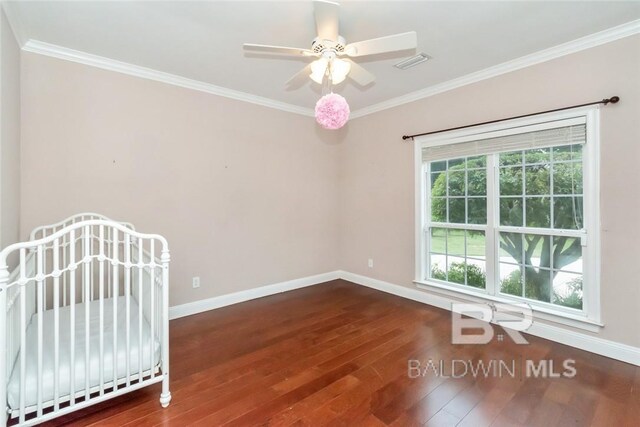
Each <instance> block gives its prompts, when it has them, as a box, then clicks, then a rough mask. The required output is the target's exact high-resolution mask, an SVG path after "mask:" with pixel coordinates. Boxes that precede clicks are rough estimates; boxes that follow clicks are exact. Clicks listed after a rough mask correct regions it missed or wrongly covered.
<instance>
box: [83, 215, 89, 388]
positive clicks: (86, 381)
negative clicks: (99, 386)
mask: <svg viewBox="0 0 640 427" xmlns="http://www.w3.org/2000/svg"><path fill="white" fill-rule="evenodd" d="M89 231H90V227H89V226H86V227H84V239H83V248H84V260H83V264H82V272H83V275H84V276H83V277H84V280H83V283H82V285H83V286H82V288H83V294H84V302H85V304H84V398H85V400H89V394H90V393H89V391H90V385H89V384H90V381H89V380H90V376H91V366H90V353H91V346H90V343H91V330H90V327H91V321H90V320H91V314H90V312H89V310H90V305H91V304H90V302H91V300H90V299H89V292H90V290H89V285H90V283H91V279H90V276H89V275H90V274H91V271H90V270H89V266H88V264H89V263H90V262H91V241H90V240H89V239H90V235H89Z"/></svg>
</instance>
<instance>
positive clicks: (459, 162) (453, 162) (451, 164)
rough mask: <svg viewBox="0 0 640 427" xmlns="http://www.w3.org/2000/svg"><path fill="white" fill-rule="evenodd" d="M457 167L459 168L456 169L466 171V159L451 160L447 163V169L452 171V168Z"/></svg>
mask: <svg viewBox="0 0 640 427" xmlns="http://www.w3.org/2000/svg"><path fill="white" fill-rule="evenodd" d="M455 166H457V168H456V169H464V167H465V159H464V157H463V158H460V159H451V160H449V161H447V167H448V168H449V169H451V168H453V167H455Z"/></svg>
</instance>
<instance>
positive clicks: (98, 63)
mask: <svg viewBox="0 0 640 427" xmlns="http://www.w3.org/2000/svg"><path fill="white" fill-rule="evenodd" d="M2 6H3V9H4V10H5V13H6V14H7V18H8V19H9V22H10V24H11V28H12V30H13V32H14V35H15V37H16V39H17V41H18V43H19V44H20V45H21V46H22V49H23V50H25V51H27V52H33V53H38V54H41V55H47V56H51V57H54V58H58V59H64V60H67V61H73V62H77V63H80V64H84V65H89V66H92V67H98V68H102V69H105V70H109V71H115V72H118V73H123V74H128V75H131V76H135V77H141V78H145V79H149V80H155V81H159V82H163V83H167V84H171V85H175V86H180V87H184V88H187V89H192V90H197V91H200V92H205V93H210V94H214V95H218V96H223V97H225V98H230V99H235V100H239V101H244V102H249V103H252V104H257V105H261V106H264V107H269V108H275V109H278V110H281V111H286V112H290V113H294V114H300V115H303V116H307V117H313V116H314V110H313V109H311V108H305V107H301V106H298V105H293V104H289V103H286V102H282V101H276V100H274V99H270V98H265V97H261V96H257V95H253V94H250V93H246V92H241V91H237V90H233V89H228V88H225V87H221V86H216V85H213V84H210V83H205V82H202V81H198V80H193V79H188V78H186V77H181V76H178V75H174V74H170V73H165V72H163V71H158V70H154V69H151V68H146V67H141V66H138V65H133V64H129V63H126V62H121V61H116V60H113V59H110V58H106V57H102V56H98V55H93V54H90V53H86V52H81V51H77V50H73V49H69V48H66V47H62V46H57V45H54V44H50V43H45V42H41V41H38V40H28V41H26V42H24V43H23V42H22V41H23V40H24V39H23V37H22V36H23V35H22V34H21V32H20V28H21V25H20V22H18V20H17V15H16V14H15V13H13V12H12V6H11V2H2ZM636 34H640V19H639V20H635V21H631V22H628V23H626V24H622V25H619V26H617V27H613V28H609V29H607V30H604V31H600V32H598V33H594V34H591V35H588V36H585V37H581V38H579V39H576V40H572V41H569V42H567V43H563V44H560V45H557V46H554V47H551V48H548V49H544V50H541V51H538V52H535V53H532V54H529V55H525V56H522V57H520V58H517V59H514V60H511V61H507V62H503V63H502V64H498V65H495V66H492V67H489V68H485V69H484V70H480V71H477V72H474V73H471V74H467V75H465V76H462V77H458V78H455V79H452V80H448V81H445V82H443V83H439V84H436V85H432V86H429V87H426V88H424V89H420V90H418V91H415V92H411V93H408V94H406V95H402V96H398V97H395V98H391V99H388V100H386V101H382V102H380V103H377V104H373V105H370V106H368V107H364V108H360V109H358V110H354V111H352V112H351V117H350V118H351V120H354V119H357V118H359V117H364V116H367V115H369V114H373V113H377V112H379V111H383V110H387V109H390V108H394V107H398V106H400V105H404V104H408V103H410V102H414V101H418V100H420V99H424V98H428V97H430V96H434V95H437V94H440V93H444V92H447V91H450V90H453V89H457V88H460V87H463V86H466V85H469V84H473V83H477V82H480V81H482V80H487V79H490V78H493V77H497V76H500V75H502V74H506V73H510V72H512V71H516V70H520V69H522V68H526V67H529V66H532V65H535V64H540V63H543V62H547V61H550V60H552V59H556V58H559V57H562V56H565V55H570V54H573V53H576V52H580V51H583V50H586V49H590V48H592V47H596V46H600V45H603V44H606V43H609V42H612V41H616V40H619V39H622V38H625V37H629V36H633V35H636Z"/></svg>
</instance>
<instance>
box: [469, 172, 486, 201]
mask: <svg viewBox="0 0 640 427" xmlns="http://www.w3.org/2000/svg"><path fill="white" fill-rule="evenodd" d="M467 194H468V195H469V196H485V195H486V194H487V171H486V170H484V169H478V170H470V171H468V172H467Z"/></svg>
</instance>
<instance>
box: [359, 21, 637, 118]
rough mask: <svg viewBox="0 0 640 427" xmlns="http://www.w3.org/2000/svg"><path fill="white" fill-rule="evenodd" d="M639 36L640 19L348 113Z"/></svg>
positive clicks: (383, 106)
mask: <svg viewBox="0 0 640 427" xmlns="http://www.w3.org/2000/svg"><path fill="white" fill-rule="evenodd" d="M639 33H640V19H638V20H635V21H631V22H627V23H626V24H622V25H619V26H617V27H612V28H609V29H607V30H604V31H600V32H598V33H594V34H590V35H588V36H585V37H581V38H579V39H576V40H572V41H570V42H567V43H563V44H560V45H557V46H554V47H551V48H548V49H544V50H541V51H538V52H535V53H532V54H530V55H525V56H522V57H520V58H517V59H514V60H511V61H507V62H503V63H502V64H498V65H495V66H493V67H489V68H485V69H484V70H480V71H477V72H474V73H471V74H467V75H465V76H462V77H458V78H455V79H452V80H448V81H446V82H443V83H439V84H436V85H433V86H429V87H427V88H424V89H421V90H418V91H415V92H411V93H408V94H406V95H402V96H398V97H396V98H391V99H389V100H386V101H382V102H380V103H377V104H373V105H370V106H368V107H364V108H360V109H358V110H355V111H352V112H351V117H350V118H351V119H356V118H358V117H364V116H367V115H369V114H373V113H377V112H378V111H383V110H387V109H389V108H394V107H398V106H400V105H403V104H408V103H410V102H414V101H418V100H420V99H424V98H428V97H430V96H433V95H437V94H440V93H443V92H448V91H450V90H453V89H457V88H459V87H462V86H466V85H469V84H472V83H477V82H479V81H482V80H486V79H490V78H492V77H496V76H499V75H502V74H506V73H510V72H512V71H516V70H520V69H522V68H526V67H529V66H532V65H535V64H540V63H542V62H547V61H550V60H552V59H556V58H559V57H561V56H565V55H570V54H572V53H576V52H580V51H583V50H586V49H590V48H592V47H596V46H600V45H603V44H606V43H609V42H612V41H616V40H619V39H622V38H625V37H629V36H633V35H635V34H639Z"/></svg>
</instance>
